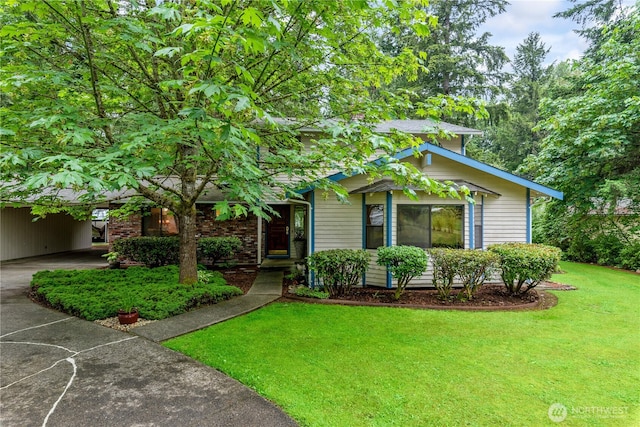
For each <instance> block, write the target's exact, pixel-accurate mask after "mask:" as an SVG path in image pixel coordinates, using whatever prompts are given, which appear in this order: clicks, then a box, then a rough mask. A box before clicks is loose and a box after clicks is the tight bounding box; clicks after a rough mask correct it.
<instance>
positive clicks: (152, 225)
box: [142, 208, 178, 236]
mask: <svg viewBox="0 0 640 427" xmlns="http://www.w3.org/2000/svg"><path fill="white" fill-rule="evenodd" d="M176 234H178V226H177V224H176V217H175V216H173V213H171V211H169V209H167V208H150V209H149V210H148V212H147V213H145V215H144V216H143V217H142V235H143V236H173V235H176Z"/></svg>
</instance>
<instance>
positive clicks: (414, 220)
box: [397, 205, 431, 248]
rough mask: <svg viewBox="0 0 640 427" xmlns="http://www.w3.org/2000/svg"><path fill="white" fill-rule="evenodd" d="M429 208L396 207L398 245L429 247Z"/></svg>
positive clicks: (427, 206)
mask: <svg viewBox="0 0 640 427" xmlns="http://www.w3.org/2000/svg"><path fill="white" fill-rule="evenodd" d="M430 208H431V207H430V206H429V205H398V220H397V228H398V236H397V241H398V245H408V246H417V247H419V248H428V247H429V246H430V245H429V242H430V238H429V231H430V229H431V227H430V221H429V216H430V210H431V209H430Z"/></svg>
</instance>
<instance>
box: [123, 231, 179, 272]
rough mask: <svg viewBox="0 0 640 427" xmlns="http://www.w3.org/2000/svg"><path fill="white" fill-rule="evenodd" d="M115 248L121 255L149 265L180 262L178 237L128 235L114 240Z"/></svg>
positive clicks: (157, 265)
mask: <svg viewBox="0 0 640 427" xmlns="http://www.w3.org/2000/svg"><path fill="white" fill-rule="evenodd" d="M113 250H114V251H115V252H119V253H120V255H121V256H123V257H125V258H127V259H129V260H131V261H135V262H141V263H143V264H144V265H146V266H147V267H160V266H162V265H169V264H178V260H179V258H178V254H179V253H180V240H179V239H178V237H128V238H126V239H118V240H116V241H114V242H113Z"/></svg>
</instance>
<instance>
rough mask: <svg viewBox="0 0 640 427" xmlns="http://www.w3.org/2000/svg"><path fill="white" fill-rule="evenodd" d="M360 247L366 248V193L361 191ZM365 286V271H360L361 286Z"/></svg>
mask: <svg viewBox="0 0 640 427" xmlns="http://www.w3.org/2000/svg"><path fill="white" fill-rule="evenodd" d="M362 249H364V250H365V251H366V250H367V195H366V194H365V193H362ZM366 286H367V273H366V272H364V273H362V287H366Z"/></svg>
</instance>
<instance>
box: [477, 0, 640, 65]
mask: <svg viewBox="0 0 640 427" xmlns="http://www.w3.org/2000/svg"><path fill="white" fill-rule="evenodd" d="M509 3H511V4H510V5H508V6H507V8H506V9H507V11H506V13H503V14H500V15H498V16H496V17H494V18H490V19H488V20H487V21H486V22H485V24H484V26H483V27H481V29H480V32H485V31H488V32H490V33H491V34H492V35H493V37H491V39H489V40H490V43H491V44H492V45H496V46H502V47H504V48H505V52H506V54H507V56H508V57H509V59H513V55H514V53H515V51H516V46H518V45H519V44H520V43H522V42H523V41H524V39H525V38H526V37H527V36H528V35H529V33H531V32H538V33H540V38H541V40H542V42H543V43H544V44H545V45H546V47H547V48H551V50H550V51H549V53H548V54H547V57H546V60H545V63H546V64H547V65H548V64H551V63H553V62H554V61H556V62H560V61H563V60H565V59H578V58H580V56H581V55H582V53H583V52H584V50H585V49H586V48H587V43H586V42H585V41H584V40H583V39H582V38H581V37H580V36H578V34H576V33H575V32H574V31H573V30H576V29H580V26H579V25H578V24H576V23H574V22H573V21H571V20H567V19H562V18H554V17H553V15H555V14H556V13H558V12H562V11H565V10H567V9H569V8H570V7H571V6H572V3H570V2H568V1H566V0H509ZM623 3H624V4H627V5H629V4H632V3H633V0H623Z"/></svg>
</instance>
